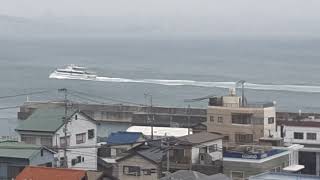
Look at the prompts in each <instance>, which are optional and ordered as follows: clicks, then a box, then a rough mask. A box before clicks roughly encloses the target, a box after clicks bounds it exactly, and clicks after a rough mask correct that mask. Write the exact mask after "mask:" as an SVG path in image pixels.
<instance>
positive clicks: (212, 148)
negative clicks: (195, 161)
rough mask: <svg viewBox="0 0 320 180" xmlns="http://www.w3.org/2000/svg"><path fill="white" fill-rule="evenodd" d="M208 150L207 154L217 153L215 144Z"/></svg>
mask: <svg viewBox="0 0 320 180" xmlns="http://www.w3.org/2000/svg"><path fill="white" fill-rule="evenodd" d="M208 148H209V153H211V152H216V151H218V145H217V144H213V145H211V146H209V147H208Z"/></svg>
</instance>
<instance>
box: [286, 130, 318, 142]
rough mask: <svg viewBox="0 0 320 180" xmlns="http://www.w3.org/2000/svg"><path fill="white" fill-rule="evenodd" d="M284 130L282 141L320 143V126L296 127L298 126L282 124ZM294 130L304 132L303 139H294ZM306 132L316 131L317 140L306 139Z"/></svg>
mask: <svg viewBox="0 0 320 180" xmlns="http://www.w3.org/2000/svg"><path fill="white" fill-rule="evenodd" d="M283 131H284V132H285V137H284V142H286V143H297V144H320V128H318V127H298V126H284V128H283ZM294 132H302V133H304V135H303V139H294ZM307 133H316V134H317V140H307Z"/></svg>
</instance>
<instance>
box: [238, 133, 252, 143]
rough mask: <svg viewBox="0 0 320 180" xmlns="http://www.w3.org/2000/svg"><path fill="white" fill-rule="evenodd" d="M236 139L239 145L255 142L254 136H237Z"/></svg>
mask: <svg viewBox="0 0 320 180" xmlns="http://www.w3.org/2000/svg"><path fill="white" fill-rule="evenodd" d="M235 139H236V142H237V143H251V142H253V135H252V134H236V135H235Z"/></svg>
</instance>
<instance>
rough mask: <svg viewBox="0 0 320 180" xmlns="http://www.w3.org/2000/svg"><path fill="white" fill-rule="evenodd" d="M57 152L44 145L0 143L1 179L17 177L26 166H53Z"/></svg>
mask: <svg viewBox="0 0 320 180" xmlns="http://www.w3.org/2000/svg"><path fill="white" fill-rule="evenodd" d="M54 154H55V152H53V151H51V150H50V149H47V148H45V147H42V146H37V145H30V144H24V143H19V142H1V143H0V179H12V178H15V177H16V176H17V175H18V174H19V173H20V172H21V171H22V170H23V169H24V167H25V166H29V165H33V166H36V165H39V166H49V167H51V166H52V165H53V163H54Z"/></svg>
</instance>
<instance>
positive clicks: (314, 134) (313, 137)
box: [307, 133, 317, 140]
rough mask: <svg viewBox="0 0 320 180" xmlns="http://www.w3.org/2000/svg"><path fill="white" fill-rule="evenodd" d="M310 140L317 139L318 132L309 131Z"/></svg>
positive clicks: (308, 137)
mask: <svg viewBox="0 0 320 180" xmlns="http://www.w3.org/2000/svg"><path fill="white" fill-rule="evenodd" d="M307 139H308V140H317V133H307Z"/></svg>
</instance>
